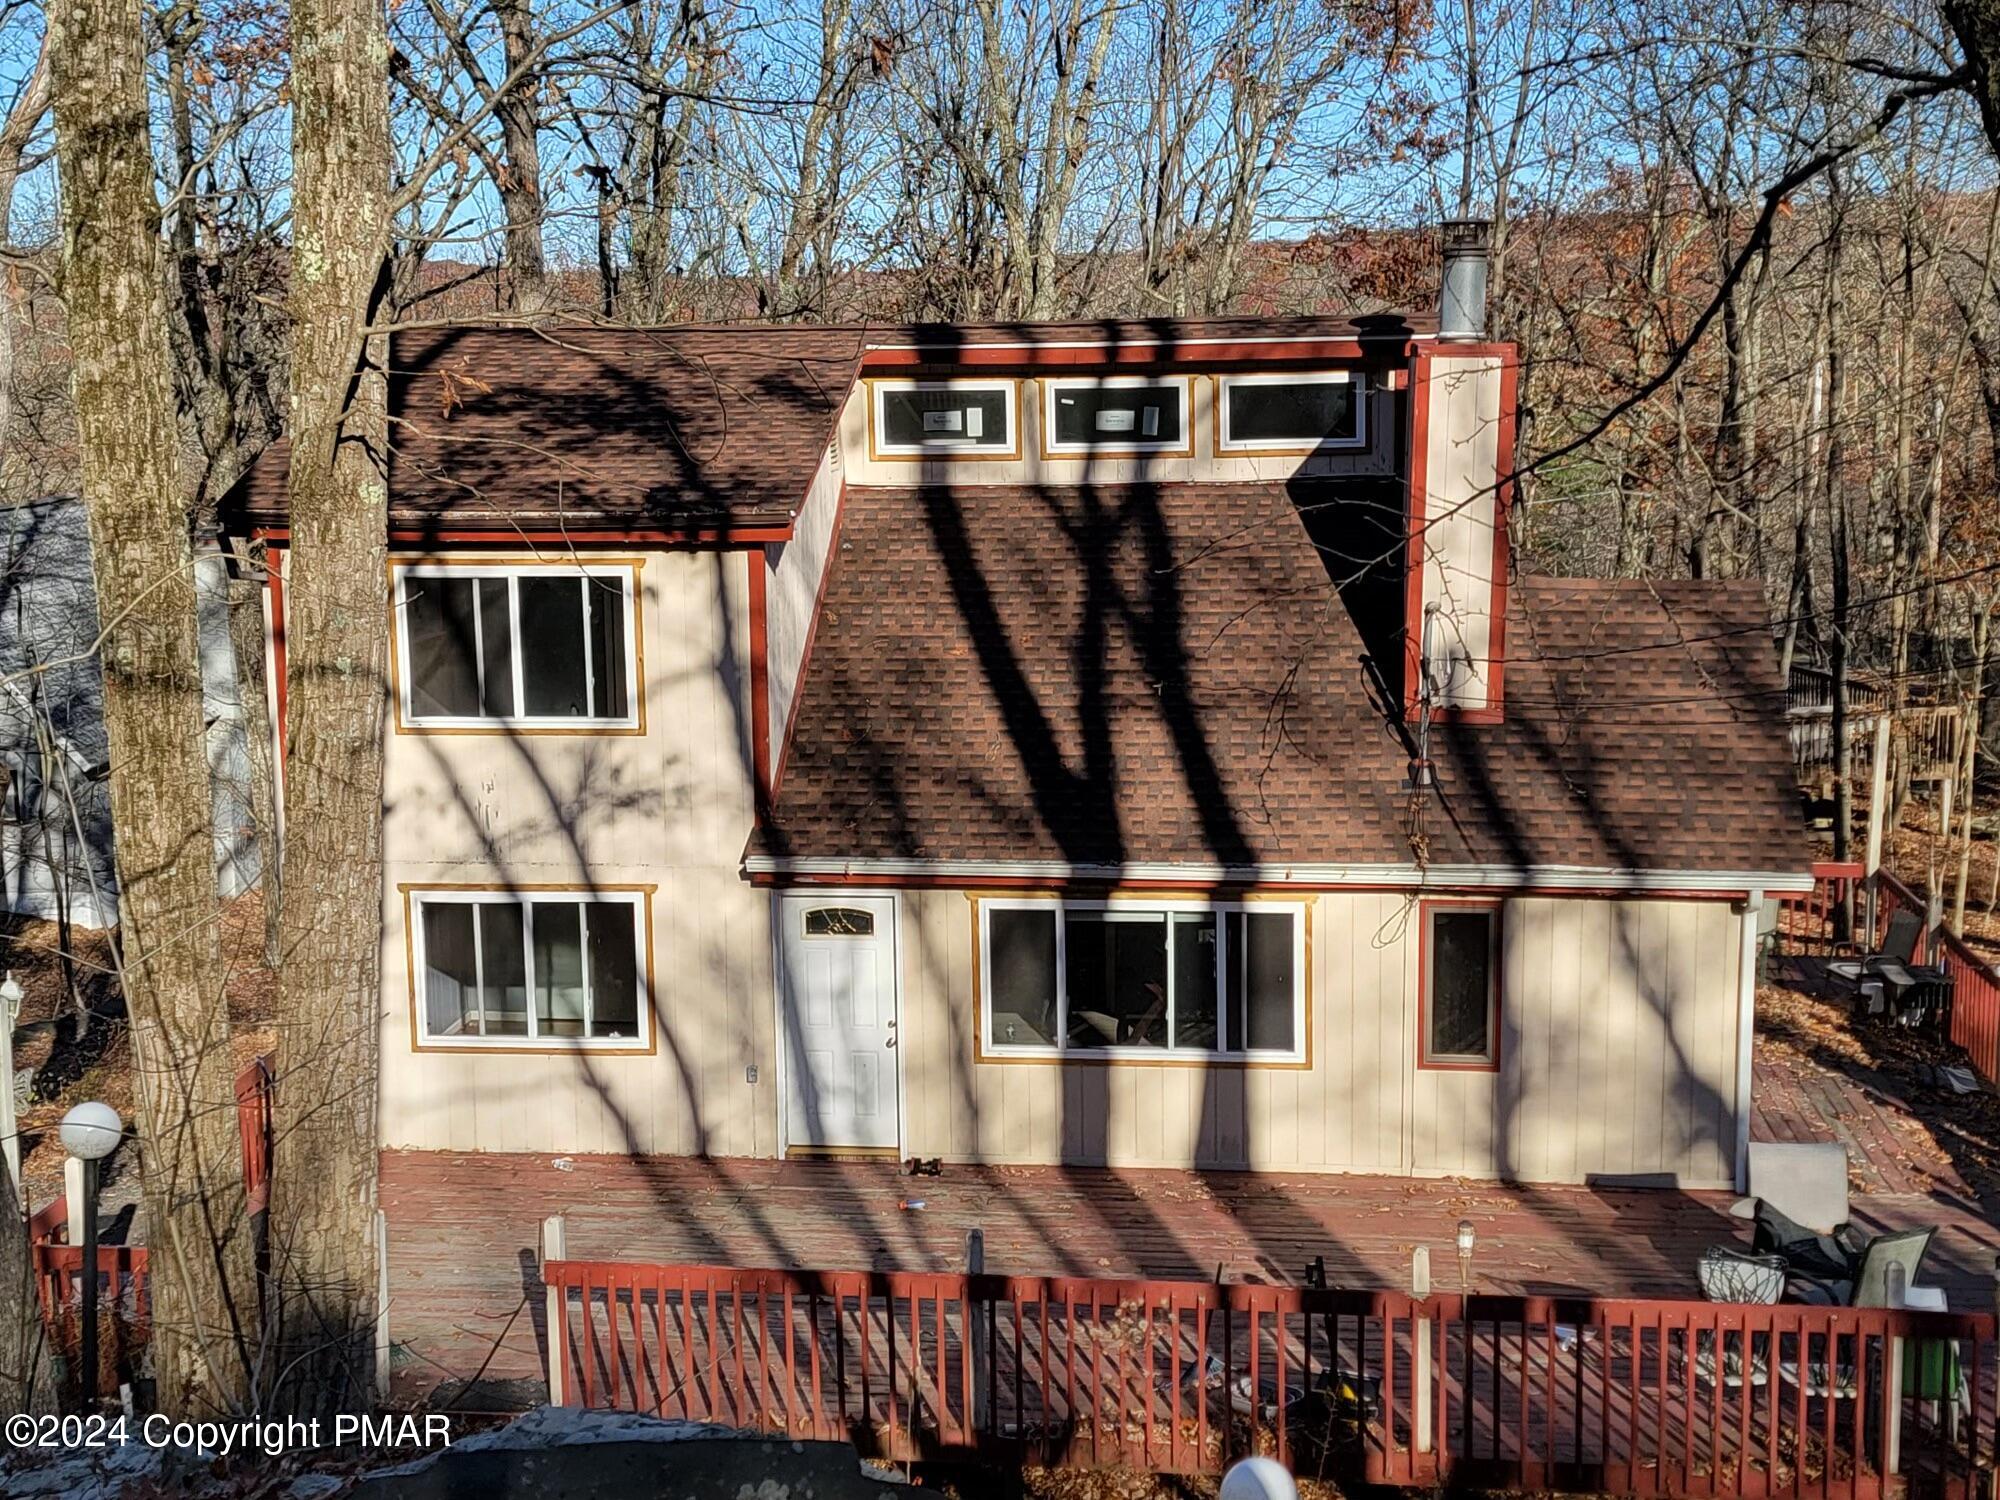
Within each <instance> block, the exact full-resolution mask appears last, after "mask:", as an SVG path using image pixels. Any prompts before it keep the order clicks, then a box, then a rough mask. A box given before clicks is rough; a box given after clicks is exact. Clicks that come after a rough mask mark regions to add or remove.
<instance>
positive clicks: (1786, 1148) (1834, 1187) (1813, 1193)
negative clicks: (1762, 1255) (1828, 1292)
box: [1750, 1141, 1847, 1248]
mask: <svg viewBox="0 0 2000 1500" xmlns="http://www.w3.org/2000/svg"><path fill="white" fill-rule="evenodd" d="M1750 1192H1751V1195H1752V1196H1753V1197H1756V1198H1758V1199H1761V1200H1762V1201H1763V1202H1765V1203H1768V1204H1770V1205H1772V1206H1773V1208H1774V1209H1775V1210H1776V1211H1777V1212H1778V1213H1779V1214H1780V1215H1782V1216H1783V1217H1784V1218H1785V1219H1787V1220H1788V1221H1790V1222H1791V1223H1793V1224H1796V1225H1800V1226H1803V1227H1804V1228H1805V1229H1807V1230H1809V1231H1811V1232H1812V1233H1814V1234H1823V1235H1827V1234H1833V1233H1834V1232H1835V1231H1837V1230H1838V1229H1839V1228H1840V1226H1841V1225H1843V1224H1845V1223H1846V1222H1847V1147H1846V1146H1844V1145H1842V1144H1841V1143H1840V1142H1839V1141H1812V1142H1797V1141H1752V1142H1751V1143H1750ZM1772 1248H1776V1247H1772Z"/></svg>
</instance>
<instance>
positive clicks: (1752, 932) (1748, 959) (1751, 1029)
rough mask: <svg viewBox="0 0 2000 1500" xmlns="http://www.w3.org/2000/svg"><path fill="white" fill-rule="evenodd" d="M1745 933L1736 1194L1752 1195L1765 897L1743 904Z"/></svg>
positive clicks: (1751, 896) (1739, 979)
mask: <svg viewBox="0 0 2000 1500" xmlns="http://www.w3.org/2000/svg"><path fill="white" fill-rule="evenodd" d="M1741 906H1742V909H1743V916H1742V918H1741V920H1742V923H1743V930H1742V933H1741V936H1740V942H1739V946H1738V953H1737V959H1736V1191H1737V1192H1739V1193H1747V1192H1749V1191H1750V1094H1751V1088H1752V1086H1753V1078H1752V1074H1753V1072H1754V1068H1753V1063H1754V1061H1755V1057H1756V1046H1757V932H1758V928H1759V927H1761V926H1762V925H1763V915H1764V893H1763V892H1762V891H1751V892H1749V893H1748V894H1747V895H1746V896H1745V897H1744V898H1743V901H1742V902H1741Z"/></svg>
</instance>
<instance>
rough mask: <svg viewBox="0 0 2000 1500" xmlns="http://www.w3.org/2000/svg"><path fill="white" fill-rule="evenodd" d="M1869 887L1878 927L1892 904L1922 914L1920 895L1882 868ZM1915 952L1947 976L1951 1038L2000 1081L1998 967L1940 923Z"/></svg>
mask: <svg viewBox="0 0 2000 1500" xmlns="http://www.w3.org/2000/svg"><path fill="white" fill-rule="evenodd" d="M1875 888H1876V890H1877V892H1878V893H1879V894H1880V896H1881V900H1880V901H1879V902H1878V903H1877V905H1878V906H1879V908H1880V910H1879V912H1878V914H1877V917H1876V921H1877V923H1878V927H1879V929H1880V931H1886V930H1887V928H1888V922H1889V917H1890V915H1891V914H1892V913H1893V912H1894V911H1895V910H1896V909H1897V908H1898V907H1902V908H1905V909H1907V910H1909V911H1913V912H1916V913H1917V914H1918V915H1919V916H1923V915H1925V912H1926V907H1925V902H1924V898H1923V897H1922V896H1920V895H1918V894H1917V893H1916V892H1915V891H1913V890H1911V889H1910V887H1908V886H1907V885H1905V884H1903V882H1902V881H1900V880H1898V879H1897V878H1896V877H1895V876H1893V875H1891V874H1890V873H1889V872H1888V871H1887V870H1878V871H1877V872H1876V886H1875ZM1880 931H1878V934H1877V936H1878V940H1879V936H1880ZM1927 948H1928V950H1929V951H1926V949H1927ZM1917 957H1918V958H1919V959H1922V960H1924V961H1925V962H1928V963H1934V964H1939V965H1941V966H1942V967H1943V968H1944V970H1945V971H1946V972H1947V973H1948V974H1950V975H1951V977H1952V991H1951V1039H1952V1040H1953V1041H1954V1042H1956V1043H1957V1044H1958V1045H1959V1046H1961V1047H1963V1048H1964V1049H1965V1051H1966V1055H1967V1056H1968V1057H1970V1058H1971V1059H1972V1065H1973V1067H1974V1068H1976V1069H1978V1070H1979V1072H1980V1074H1981V1075H1982V1076H1984V1077H1985V1078H1986V1080H1987V1081H1988V1082H1990V1083H2000V971H1996V970H1995V969H1994V967H1993V965H1992V964H1990V963H1988V962H1987V961H1986V960H1985V959H1983V958H1981V957H1980V956H1979V954H1977V953H1975V952H1974V951H1973V950H1972V949H1971V948H1969V947H1968V946H1966V944H1965V943H1964V942H1963V941H1962V940H1960V938H1959V937H1958V936H1957V935H1956V934H1955V933H1953V932H1951V931H1950V930H1949V929H1947V928H1944V927H1939V928H1937V929H1936V930H1935V931H1933V932H1932V933H1931V934H1930V935H1929V941H1928V943H1926V940H1925V939H1923V938H1919V939H1918V948H1917Z"/></svg>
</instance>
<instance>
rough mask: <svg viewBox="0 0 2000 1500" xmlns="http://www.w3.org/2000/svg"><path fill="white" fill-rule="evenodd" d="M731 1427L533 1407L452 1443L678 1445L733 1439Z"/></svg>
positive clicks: (474, 1447)
mask: <svg viewBox="0 0 2000 1500" xmlns="http://www.w3.org/2000/svg"><path fill="white" fill-rule="evenodd" d="M743 1435H744V1434H743V1433H742V1431H741V1430H740V1429H738V1428H735V1427H722V1426H719V1425H717V1424H716V1423H714V1422H679V1421H668V1420H665V1419H663V1418H660V1417H648V1416H643V1415H641V1414H640V1413H638V1412H631V1411H586V1410H585V1409H584V1408H583V1407H580V1406H538V1407H536V1408H535V1409H534V1410H533V1411H529V1412H524V1413H523V1414H522V1415H520V1416H518V1417H516V1418H515V1419H514V1420H513V1421H511V1422H509V1423H508V1424H507V1425H506V1426H505V1427H494V1428H491V1429H489V1430H488V1431H485V1432H476V1433H474V1434H473V1435H472V1436H471V1437H469V1438H464V1439H461V1440H460V1441H458V1442H456V1443H453V1444H452V1445H451V1446H452V1449H453V1450H454V1451H457V1452H466V1453H476V1452H478V1451H480V1450H481V1449H485V1448H494V1449H500V1450H503V1451H504V1450H506V1449H511V1448H567V1447H569V1446H570V1445H572V1444H574V1443H684V1442H687V1441H688V1440H689V1439H691V1438H738V1437H742V1436H743Z"/></svg>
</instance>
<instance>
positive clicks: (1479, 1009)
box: [1417, 901, 1501, 1073]
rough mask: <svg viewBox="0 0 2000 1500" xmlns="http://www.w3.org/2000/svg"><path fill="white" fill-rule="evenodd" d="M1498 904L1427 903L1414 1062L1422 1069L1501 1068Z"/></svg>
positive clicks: (1491, 1070) (1424, 908) (1485, 1071)
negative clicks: (1415, 1060)
mask: <svg viewBox="0 0 2000 1500" xmlns="http://www.w3.org/2000/svg"><path fill="white" fill-rule="evenodd" d="M1500 910H1501V908H1500V905H1499V903H1498V902H1493V901H1426V902H1424V903H1422V906H1421V913H1422V915H1421V922H1422V929H1423V954H1422V965H1423V978H1422V983H1421V989H1422V998H1421V1009H1420V1012H1419V1014H1418V1018H1417V1022H1418V1025H1417V1049H1418V1050H1417V1062H1418V1065H1419V1066H1421V1067H1425V1068H1441V1069H1458V1070H1462V1071H1467V1072H1484V1073H1492V1072H1498V1071H1499V1068H1500V1004H1501V985H1500V959H1501V949H1500Z"/></svg>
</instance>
